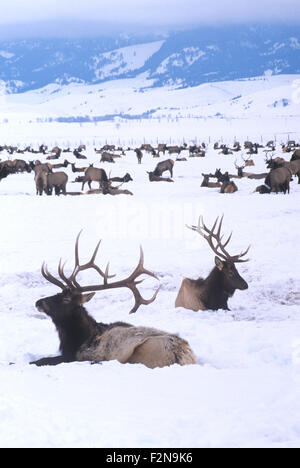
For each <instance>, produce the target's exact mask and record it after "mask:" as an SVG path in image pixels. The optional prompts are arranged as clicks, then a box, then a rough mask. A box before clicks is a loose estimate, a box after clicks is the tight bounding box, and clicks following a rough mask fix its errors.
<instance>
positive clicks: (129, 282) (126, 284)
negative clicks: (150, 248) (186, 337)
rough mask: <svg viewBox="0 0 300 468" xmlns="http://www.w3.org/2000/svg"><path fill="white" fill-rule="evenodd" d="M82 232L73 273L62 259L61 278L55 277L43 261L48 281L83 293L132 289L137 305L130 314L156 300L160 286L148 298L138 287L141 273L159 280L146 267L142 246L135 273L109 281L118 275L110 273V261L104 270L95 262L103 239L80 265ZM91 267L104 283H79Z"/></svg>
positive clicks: (43, 271) (59, 268) (43, 273)
mask: <svg viewBox="0 0 300 468" xmlns="http://www.w3.org/2000/svg"><path fill="white" fill-rule="evenodd" d="M81 232H82V231H80V233H79V234H78V236H77V239H76V243H75V267H74V270H73V272H72V274H71V275H70V276H69V277H67V276H66V275H65V272H64V266H65V264H63V265H62V261H61V259H60V261H59V265H58V274H59V277H60V280H59V279H57V278H55V277H54V276H53V275H51V273H49V270H48V268H47V266H46V265H45V263H43V265H42V269H41V272H42V275H43V276H44V278H45V279H46V280H47V281H49V282H50V283H52V284H55V285H56V286H58V287H60V288H61V289H63V290H65V289H71V290H73V291H78V292H81V293H83V292H91V291H104V290H106V289H117V288H128V289H130V290H131V291H132V293H133V296H134V299H135V305H134V307H133V308H132V309H131V311H130V312H129V313H130V314H133V313H134V312H136V311H137V310H138V308H139V307H140V306H141V305H148V304H151V303H152V302H154V301H155V299H156V297H157V294H158V292H159V290H160V287H159V288H158V289H157V290H156V292H155V293H154V295H153V296H152V298H151V299H148V300H147V299H144V298H143V297H142V295H141V293H140V291H139V290H138V288H137V286H138V285H139V284H140V283H142V282H143V281H144V280H143V279H142V280H138V278H139V276H141V275H148V276H151V277H153V278H155V279H157V280H158V278H157V276H156V275H155V274H154V273H152V272H151V271H149V270H146V269H145V268H144V253H143V249H142V247H141V248H140V260H139V263H138V265H137V267H136V268H135V270H134V271H133V273H132V274H131V275H130V276H129V277H128V278H125V279H124V280H120V281H116V282H114V283H109V282H108V280H109V279H111V278H114V277H115V276H116V275H109V274H108V272H109V263H108V264H107V266H106V269H105V271H104V272H103V271H102V270H101V268H100V267H99V266H98V265H96V263H95V259H96V256H97V253H98V250H99V247H100V243H101V241H99V242H98V244H97V246H96V248H95V250H94V253H93V255H92V257H91V259H90V261H89V262H87V263H86V264H84V265H80V262H79V248H78V244H79V237H80V235H81ZM89 269H94V270H96V271H97V273H98V274H99V275H100V276H101V277H102V278H103V284H96V285H88V286H81V285H80V284H79V283H78V281H77V275H78V273H79V272H81V271H85V270H89ZM61 280H62V281H61Z"/></svg>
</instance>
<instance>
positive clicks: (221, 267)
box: [215, 257, 224, 271]
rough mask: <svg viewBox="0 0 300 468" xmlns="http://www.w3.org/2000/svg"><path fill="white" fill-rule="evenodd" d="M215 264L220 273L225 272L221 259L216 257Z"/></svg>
mask: <svg viewBox="0 0 300 468" xmlns="http://www.w3.org/2000/svg"><path fill="white" fill-rule="evenodd" d="M215 264H216V267H217V268H218V269H219V270H220V271H222V270H223V267H224V263H223V262H222V260H220V259H219V257H215Z"/></svg>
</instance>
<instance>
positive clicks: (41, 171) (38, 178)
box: [33, 163, 52, 195]
mask: <svg viewBox="0 0 300 468" xmlns="http://www.w3.org/2000/svg"><path fill="white" fill-rule="evenodd" d="M33 172H34V174H35V176H34V181H35V186H36V194H37V195H43V192H45V193H48V180H47V179H48V174H49V173H50V172H52V168H51V165H50V164H49V163H48V164H35V165H34V166H33Z"/></svg>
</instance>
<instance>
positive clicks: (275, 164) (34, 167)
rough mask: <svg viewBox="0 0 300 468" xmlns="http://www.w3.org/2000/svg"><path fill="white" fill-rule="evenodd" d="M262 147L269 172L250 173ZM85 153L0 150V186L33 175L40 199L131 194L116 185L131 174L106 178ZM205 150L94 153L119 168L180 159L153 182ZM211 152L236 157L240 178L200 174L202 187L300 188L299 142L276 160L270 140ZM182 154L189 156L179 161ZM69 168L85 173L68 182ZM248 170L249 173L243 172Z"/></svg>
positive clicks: (162, 167) (152, 176)
mask: <svg viewBox="0 0 300 468" xmlns="http://www.w3.org/2000/svg"><path fill="white" fill-rule="evenodd" d="M261 148H264V149H263V150H262V151H263V152H265V158H264V159H265V165H266V168H265V170H264V172H261V173H257V172H251V171H249V169H248V168H249V167H250V166H254V165H255V163H254V160H253V159H252V158H251V155H256V154H258V149H261ZM85 150H86V146H85V145H79V146H78V147H77V148H75V149H73V150H72V149H70V148H60V147H58V146H55V147H54V148H52V149H51V150H50V151H48V147H47V146H46V145H44V144H42V145H40V146H39V148H38V149H37V150H34V149H32V148H31V147H28V146H27V147H25V148H24V149H19V148H18V147H16V146H0V156H1V155H2V154H3V153H4V152H6V153H7V155H8V158H7V159H6V160H4V161H1V160H0V181H1V180H2V179H4V178H6V177H8V176H9V175H10V174H16V173H17V174H20V173H30V172H33V173H34V181H35V187H36V193H37V194H38V195H40V196H41V195H43V194H46V195H52V194H55V195H60V194H63V195H82V194H84V192H83V191H84V187H85V184H88V187H89V190H88V192H85V193H87V194H103V195H106V194H110V195H117V194H126V195H133V193H132V192H131V191H129V190H121V189H120V188H119V187H120V186H114V185H112V184H113V183H114V182H120V184H121V185H123V184H124V183H128V182H130V181H132V180H133V179H132V177H131V175H130V174H129V173H126V174H125V176H121V175H120V176H118V177H110V174H108V173H107V171H106V170H105V168H104V167H94V162H93V163H88V161H87V160H88V156H86V155H85V154H83V152H84V151H85ZM207 151H208V145H207V144H206V143H202V144H201V145H190V146H187V144H184V145H182V146H167V145H166V144H161V143H160V144H158V145H157V147H156V148H154V147H153V146H152V145H150V144H143V145H141V146H140V147H139V148H135V149H132V148H129V147H127V148H122V147H116V146H115V145H104V146H103V147H102V148H100V149H97V148H94V154H95V155H99V156H100V159H99V163H101V164H106V163H108V164H109V163H116V161H118V160H120V159H121V158H126V156H127V155H128V154H129V153H130V152H132V153H135V155H136V157H137V162H138V164H142V162H143V160H145V157H147V158H149V156H150V157H151V156H152V157H153V158H161V157H162V156H165V154H166V152H167V153H168V154H169V156H172V155H176V158H174V159H171V158H169V159H164V160H163V161H160V162H158V163H157V164H156V165H155V166H154V168H153V170H151V171H145V175H146V174H148V180H149V181H150V182H174V178H173V171H174V165H175V162H176V163H177V162H182V161H184V162H187V161H188V160H189V159H190V158H195V157H200V158H204V157H205V156H206V154H207ZM213 151H215V152H217V154H222V155H225V156H226V155H228V154H235V155H236V158H235V162H234V168H235V170H236V173H234V172H233V171H232V172H229V171H226V172H224V173H222V172H221V169H220V168H216V169H215V172H214V173H211V172H210V173H204V172H202V176H203V180H202V183H201V187H206V188H219V189H220V190H219V191H220V193H234V192H237V191H238V180H239V179H243V178H247V179H250V180H259V179H261V180H263V182H264V184H263V185H259V186H257V187H256V188H255V189H254V192H259V193H260V194H263V193H272V192H274V193H279V192H283V193H289V192H290V182H291V181H292V180H293V176H297V178H298V183H300V145H298V144H296V142H295V141H288V142H287V144H283V145H282V147H281V154H280V155H277V156H276V157H274V153H275V151H277V150H276V144H275V143H274V142H273V141H269V142H268V143H267V144H266V145H265V146H263V145H261V144H258V143H253V142H250V141H245V142H244V144H243V145H242V144H241V143H240V142H237V141H235V142H234V143H233V145H232V147H231V148H230V147H228V146H227V145H224V144H221V145H220V144H219V143H218V142H217V143H215V144H214V145H213ZM182 152H184V154H185V155H186V156H187V157H180V154H181V153H182ZM239 152H241V154H240V156H241V159H242V160H243V164H238V163H237V158H238V156H239V155H238V153H239ZM243 152H245V154H246V157H244V153H243ZM289 152H291V153H292V154H291V157H290V158H289V160H286V159H285V158H284V157H283V156H284V155H285V153H289ZM15 153H17V154H27V156H28V155H30V154H40V155H41V156H43V157H44V156H45V157H46V158H45V160H44V161H42V162H41V160H39V159H37V160H30V159H29V158H28V160H27V161H25V160H24V159H13V155H14V154H15ZM68 153H69V154H70V155H71V156H72V157H73V158H74V157H75V158H76V159H79V160H85V161H86V164H85V166H83V167H78V166H76V162H69V161H68V159H66V155H67V154H68ZM62 155H64V157H63V156H62ZM59 158H63V161H62V162H53V160H58V159H59ZM147 160H149V159H147ZM50 161H51V162H50ZM200 164H201V163H200ZM69 166H70V168H71V172H72V174H73V173H81V175H77V177H75V179H74V180H72V181H70V180H69V178H70V173H69V175H68V174H67V173H66V172H65V170H66V169H67V168H68V167H69ZM245 168H247V169H248V170H245ZM165 172H167V173H168V174H169V177H166V176H164V173H165ZM200 174H201V173H200ZM200 174H199V175H200ZM211 179H215V181H211ZM68 182H72V183H80V184H81V190H80V191H77V192H75V191H70V190H67V184H68ZM92 182H96V183H97V184H98V188H97V189H92V187H91V184H92Z"/></svg>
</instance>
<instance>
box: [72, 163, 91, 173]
mask: <svg viewBox="0 0 300 468" xmlns="http://www.w3.org/2000/svg"><path fill="white" fill-rule="evenodd" d="M71 167H72V172H85V171H86V169H87V167H76V166H75V163H71Z"/></svg>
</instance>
